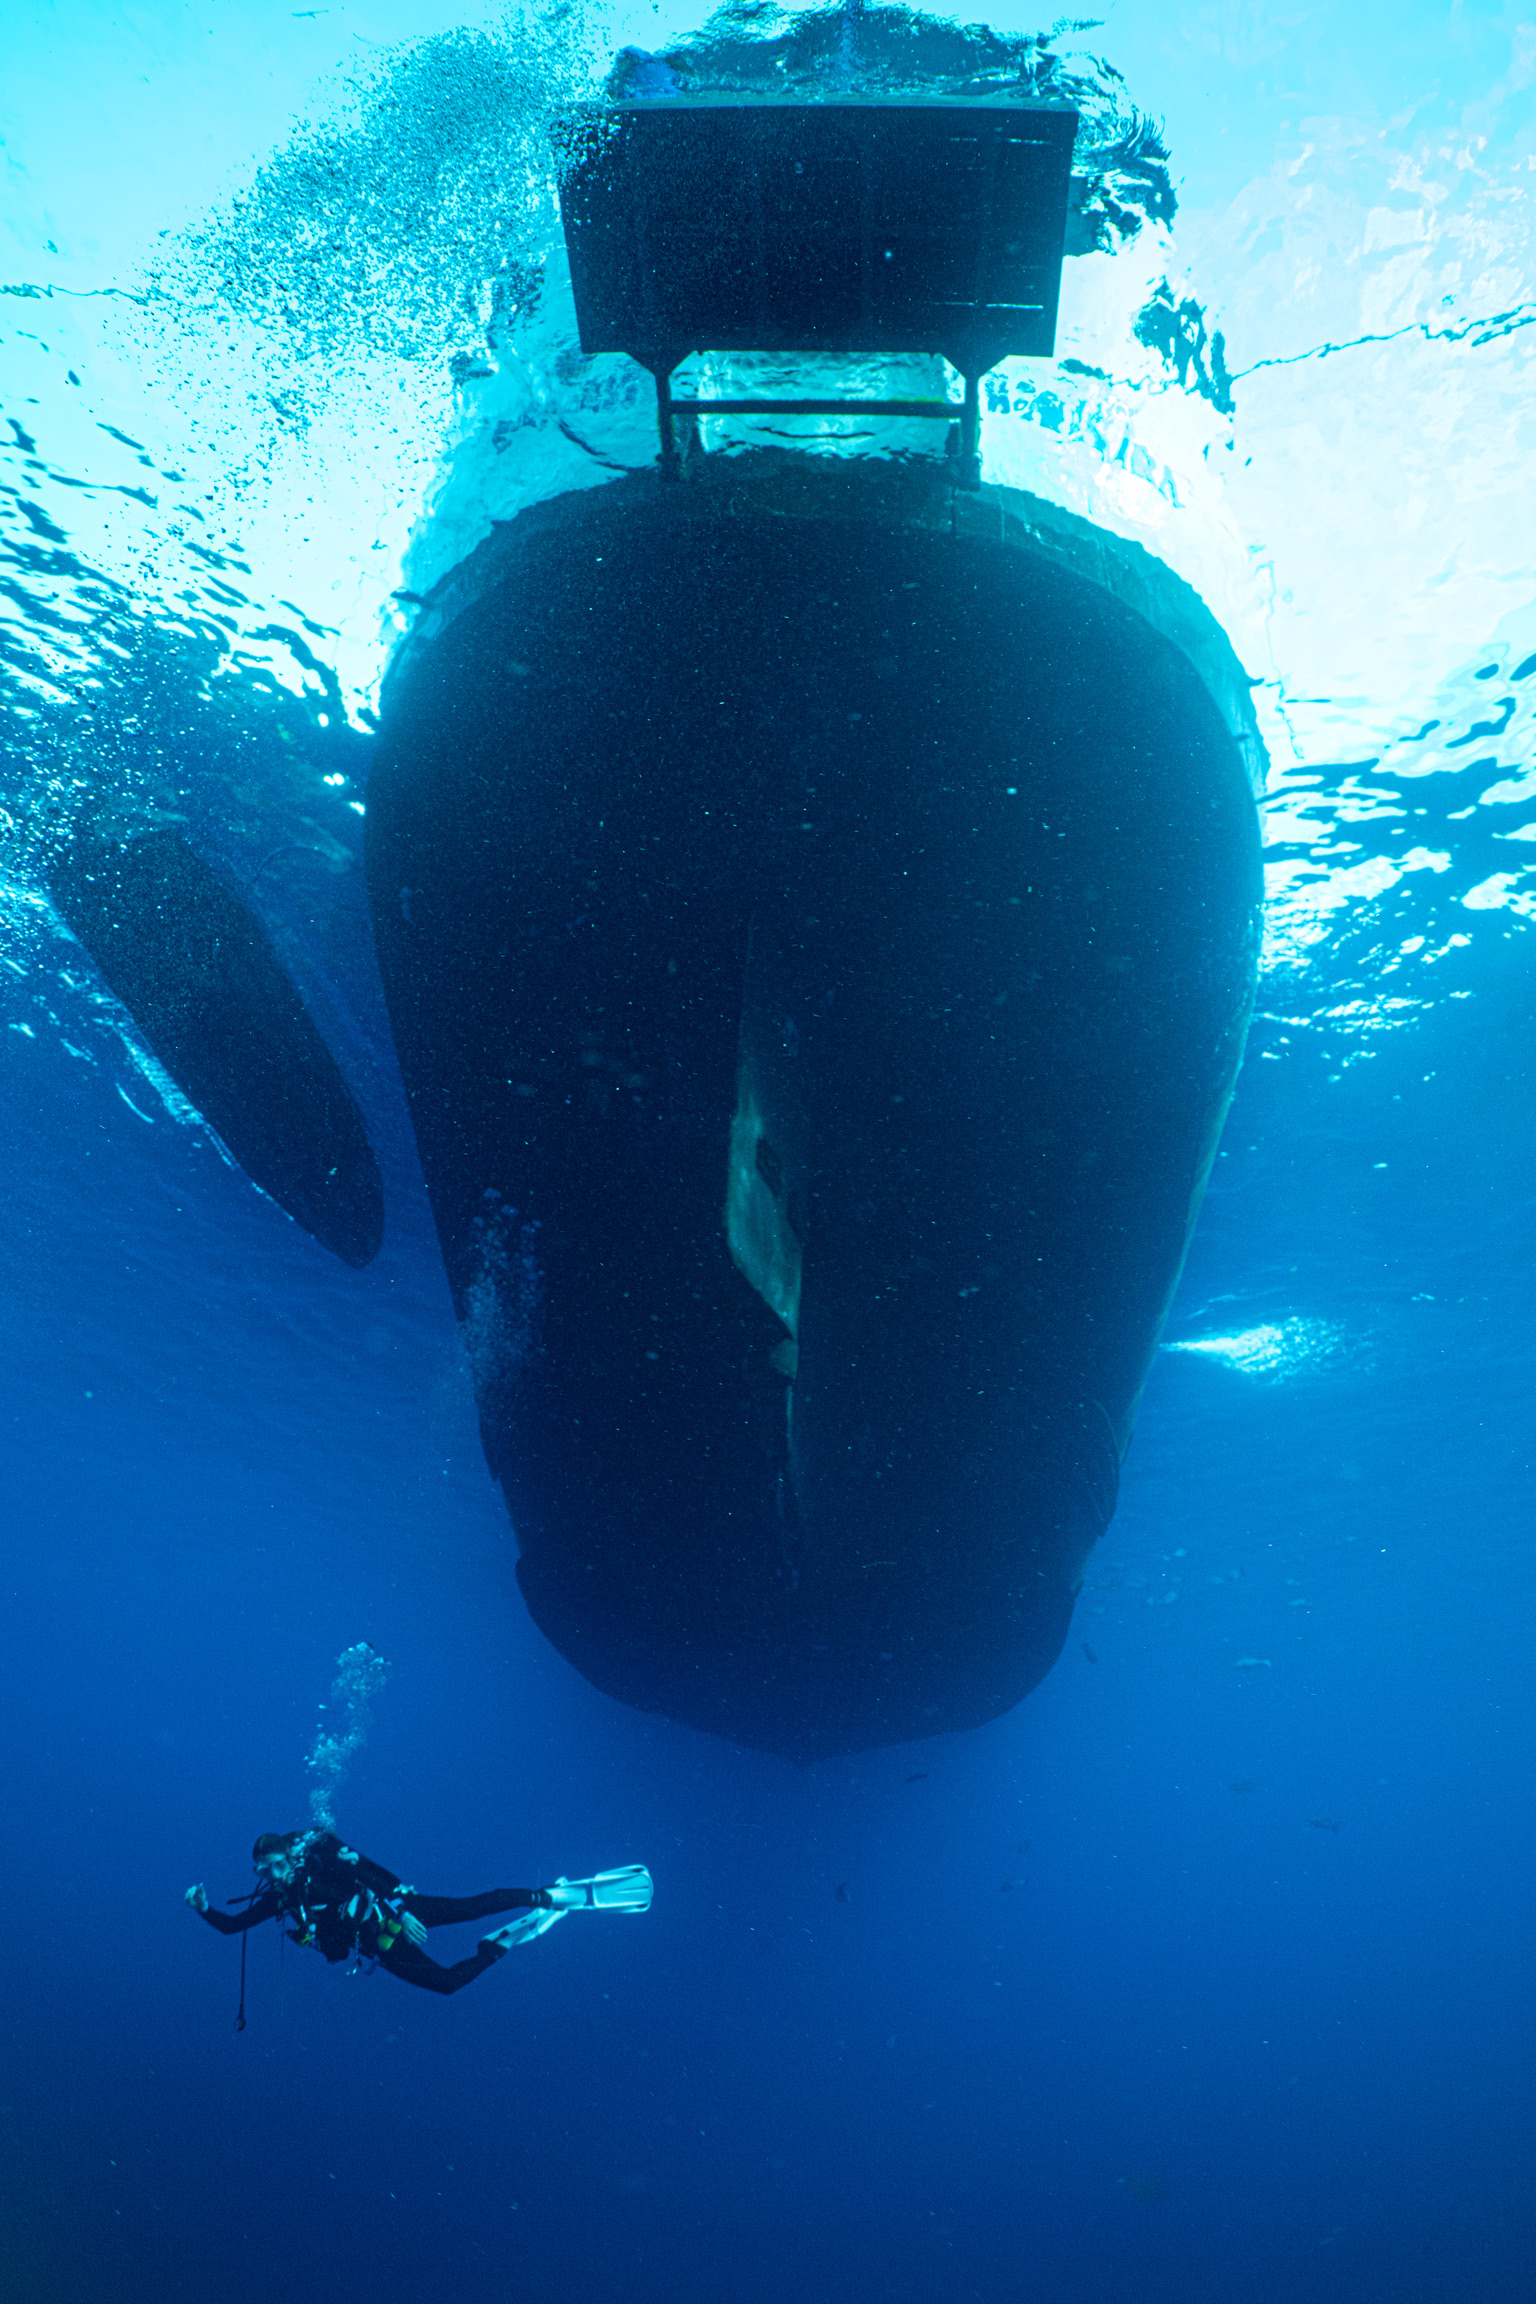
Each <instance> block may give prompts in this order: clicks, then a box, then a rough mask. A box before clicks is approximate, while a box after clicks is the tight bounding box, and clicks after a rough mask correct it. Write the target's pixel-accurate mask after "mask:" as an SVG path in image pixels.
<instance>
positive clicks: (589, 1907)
mask: <svg viewBox="0 0 1536 2304" xmlns="http://www.w3.org/2000/svg"><path fill="white" fill-rule="evenodd" d="M654 1885H655V1884H654V1882H653V1881H652V1879H651V1876H650V1874H649V1872H647V1870H646V1868H645V1866H644V1865H643V1864H623V1865H621V1866H620V1867H619V1869H618V1871H616V1872H597V1873H594V1874H593V1876H592V1878H591V1879H590V1880H556V1881H555V1882H554V1883H553V1884H552V1885H551V1886H550V1887H549V1888H548V1889H546V1891H545V1893H546V1895H547V1896H548V1897H549V1900H550V1902H551V1903H552V1904H553V1905H554V1907H555V1911H556V1915H557V1916H558V1915H559V1914H560V1913H562V1912H649V1910H650V1908H651V1895H652V1891H653V1888H654Z"/></svg>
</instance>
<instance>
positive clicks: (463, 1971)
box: [379, 1937, 502, 1993]
mask: <svg viewBox="0 0 1536 2304" xmlns="http://www.w3.org/2000/svg"><path fill="white" fill-rule="evenodd" d="M501 1958H502V1952H501V1949H500V1947H499V1946H496V1947H492V1948H491V1949H490V1950H487V1948H486V1946H485V1945H484V1944H482V1945H481V1946H480V1948H479V1950H478V1951H475V1952H471V1954H470V1955H469V1958H468V1959H467V1960H459V1961H457V1962H455V1964H454V1966H453V1967H452V1968H443V1967H440V1966H439V1965H438V1963H437V1961H435V1960H429V1959H428V1958H427V1955H426V1954H425V1952H418V1950H417V1949H416V1946H415V1945H414V1944H408V1943H406V1941H405V1940H404V1938H403V1937H402V1938H400V1939H398V1940H397V1941H396V1942H395V1943H394V1944H392V1945H391V1946H390V1948H389V1950H388V1951H387V1952H381V1953H380V1954H379V1966H380V1967H381V1968H387V1969H388V1970H389V1972H390V1974H391V1976H398V1977H399V1979H400V1981H401V1983H402V1984H419V1985H420V1987H421V1989H422V1991H423V1992H443V1993H447V1992H462V1990H463V1989H464V1986H465V1985H466V1984H473V1982H474V1980H475V1978H476V1977H477V1976H483V1975H484V1974H485V1971H486V1970H487V1968H494V1967H495V1965H496V1963H497V1961H498V1960H499V1959H501Z"/></svg>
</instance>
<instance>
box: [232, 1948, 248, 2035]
mask: <svg viewBox="0 0 1536 2304" xmlns="http://www.w3.org/2000/svg"><path fill="white" fill-rule="evenodd" d="M250 1940H251V1932H250V1930H249V1928H242V1929H241V1931H240V2005H239V2007H238V2008H237V2009H236V2010H235V2030H236V2031H237V2032H243V2031H244V2030H245V1948H246V1946H247V1944H249V1942H250Z"/></svg>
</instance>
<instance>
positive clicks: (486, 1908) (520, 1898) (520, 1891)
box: [404, 1888, 541, 1928]
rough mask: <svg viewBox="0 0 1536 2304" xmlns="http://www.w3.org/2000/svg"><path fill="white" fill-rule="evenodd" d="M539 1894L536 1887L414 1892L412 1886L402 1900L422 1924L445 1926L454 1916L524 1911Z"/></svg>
mask: <svg viewBox="0 0 1536 2304" xmlns="http://www.w3.org/2000/svg"><path fill="white" fill-rule="evenodd" d="M540 1894H541V1891H540V1890H539V1889H537V1888H488V1889H487V1890H486V1892H485V1894H484V1895H483V1896H418V1895H417V1894H416V1891H415V1890H414V1889H412V1891H411V1893H410V1895H409V1896H407V1897H406V1898H405V1900H404V1901H405V1908H406V1910H407V1912H412V1913H414V1914H415V1916H416V1918H417V1919H418V1920H419V1921H420V1922H421V1924H422V1926H423V1928H449V1927H451V1926H452V1925H453V1923H454V1921H455V1920H489V1919H490V1917H491V1915H492V1913H493V1912H526V1911H528V1910H529V1908H530V1907H531V1906H533V1905H535V1904H537V1903H538V1901H539V1898H540Z"/></svg>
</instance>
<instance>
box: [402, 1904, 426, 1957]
mask: <svg viewBox="0 0 1536 2304" xmlns="http://www.w3.org/2000/svg"><path fill="white" fill-rule="evenodd" d="M400 1933H401V1935H402V1936H404V1937H405V1938H406V1940H407V1942H409V1943H411V1944H414V1945H415V1947H416V1949H417V1951H418V1952H419V1951H420V1950H421V1947H422V1946H423V1944H425V1942H426V1940H427V1932H426V1929H425V1928H424V1927H423V1926H422V1924H421V1922H420V1921H419V1920H418V1919H417V1917H416V1915H415V1913H414V1912H402V1913H401V1915H400Z"/></svg>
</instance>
